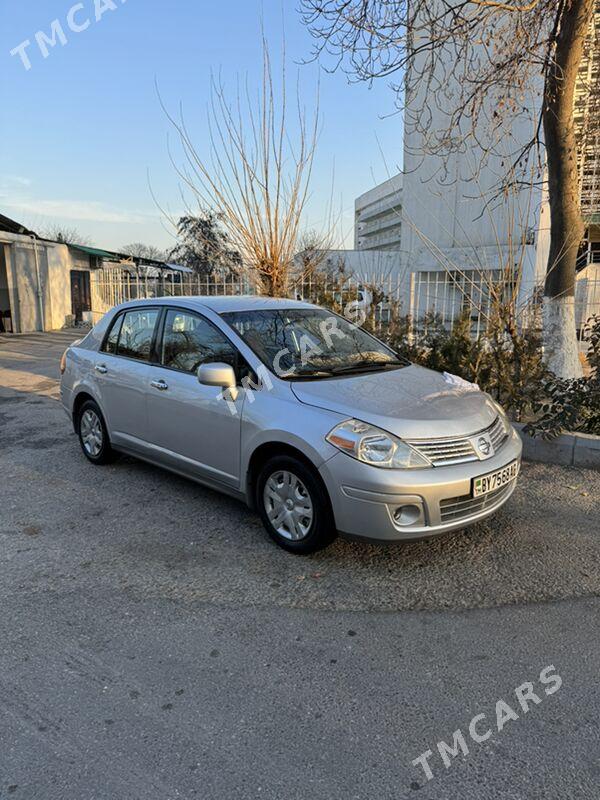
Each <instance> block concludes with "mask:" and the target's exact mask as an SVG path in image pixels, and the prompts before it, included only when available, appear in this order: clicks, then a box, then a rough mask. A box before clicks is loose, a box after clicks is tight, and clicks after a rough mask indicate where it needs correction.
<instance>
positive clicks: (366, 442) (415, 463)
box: [325, 419, 431, 469]
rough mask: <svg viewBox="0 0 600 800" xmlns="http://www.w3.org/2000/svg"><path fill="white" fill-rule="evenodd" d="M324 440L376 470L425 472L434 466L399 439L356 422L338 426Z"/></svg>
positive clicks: (378, 429) (363, 423)
mask: <svg viewBox="0 0 600 800" xmlns="http://www.w3.org/2000/svg"><path fill="white" fill-rule="evenodd" d="M325 438H326V439H327V441H328V442H329V444H332V445H333V446H334V447H337V448H338V450H341V451H342V452H343V453H347V454H348V455H349V456H352V458H356V459H357V461H363V462H364V463H365V464H371V466H373V467H383V468H384V469H423V468H425V467H430V466H431V463H430V462H429V461H428V460H427V459H426V458H425V456H422V455H421V454H420V453H419V452H417V451H416V450H414V449H413V448H412V447H409V445H407V444H406V443H405V442H403V441H402V440H401V439H398V437H397V436H394V435H393V434H392V433H388V432H387V431H383V430H381V428H376V427H375V426H374V425H368V424H367V423H366V422H361V421H360V420H357V419H348V420H346V422H342V423H341V424H340V425H336V427H335V428H334V429H333V430H332V431H330V432H329V433H328V434H327V436H326V437H325Z"/></svg>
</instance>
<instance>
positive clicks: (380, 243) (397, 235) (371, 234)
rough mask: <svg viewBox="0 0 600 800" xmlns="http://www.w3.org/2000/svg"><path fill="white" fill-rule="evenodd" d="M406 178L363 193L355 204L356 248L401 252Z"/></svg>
mask: <svg viewBox="0 0 600 800" xmlns="http://www.w3.org/2000/svg"><path fill="white" fill-rule="evenodd" d="M402 182H403V176H402V174H401V173H400V174H399V175H394V176H393V177H392V178H389V179H388V180H387V181H384V182H383V183H381V184H379V185H378V186H375V187H374V188H373V189H370V190H369V191H368V192H365V193H364V194H361V195H360V197H357V198H356V201H355V203H354V249H355V250H399V249H400V242H401V235H402Z"/></svg>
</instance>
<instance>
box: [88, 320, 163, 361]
mask: <svg viewBox="0 0 600 800" xmlns="http://www.w3.org/2000/svg"><path fill="white" fill-rule="evenodd" d="M158 315H159V310H158V309H156V308H140V309H135V310H134V311H126V312H125V313H124V314H121V316H120V317H119V319H117V321H116V322H115V324H114V325H113V327H112V329H111V331H110V333H109V335H108V337H107V339H106V341H105V343H104V347H103V348H102V349H103V350H104V351H105V352H106V353H112V354H114V355H118V356H124V357H125V358H135V359H136V360H137V361H148V360H149V359H150V351H151V349H152V340H153V338H154V329H155V327H156V322H157V320H158Z"/></svg>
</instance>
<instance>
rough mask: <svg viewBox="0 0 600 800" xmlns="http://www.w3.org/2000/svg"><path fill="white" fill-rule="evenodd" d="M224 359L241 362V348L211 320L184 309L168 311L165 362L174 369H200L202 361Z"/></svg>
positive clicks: (208, 361) (162, 359) (235, 363)
mask: <svg viewBox="0 0 600 800" xmlns="http://www.w3.org/2000/svg"><path fill="white" fill-rule="evenodd" d="M213 361H221V362H224V363H225V364H230V365H231V366H232V367H233V368H234V369H235V368H236V365H237V350H236V349H235V347H234V346H233V345H232V344H231V342H230V341H229V339H228V338H227V337H226V336H225V334H223V333H221V331H220V330H218V328H216V327H215V326H214V325H211V324H210V322H208V321H207V320H205V319H203V318H202V317H199V316H197V315H196V314H191V313H190V314H187V313H186V312H184V311H177V310H175V309H171V310H170V311H168V312H167V318H166V320H165V329H164V333H163V340H162V352H161V363H162V364H163V365H164V366H165V367H170V368H171V369H180V370H182V371H183V372H192V373H193V372H196V371H197V369H198V367H199V366H200V365H201V364H207V363H210V362H213Z"/></svg>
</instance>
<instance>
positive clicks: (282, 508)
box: [256, 456, 337, 554]
mask: <svg viewBox="0 0 600 800" xmlns="http://www.w3.org/2000/svg"><path fill="white" fill-rule="evenodd" d="M256 505H257V508H258V510H259V513H260V516H261V518H262V521H263V524H264V526H265V528H266V530H267V533H268V534H269V536H270V537H271V538H272V539H273V541H275V542H276V543H277V544H278V545H279V546H280V547H283V548H284V549H285V550H289V551H290V552H292V553H299V554H306V553H314V552H315V551H316V550H321V549H322V548H324V547H327V545H328V544H330V543H331V542H332V541H333V540H334V539H335V538H336V536H337V532H336V530H335V524H334V521H333V514H332V513H331V507H330V503H329V497H328V496H327V492H326V490H325V487H324V486H323V484H322V483H321V481H320V479H319V478H318V476H316V475H315V473H314V471H313V470H312V469H311V468H310V467H308V466H307V465H306V464H304V463H303V462H302V461H300V460H299V459H296V458H293V457H292V456H276V457H274V458H270V459H269V460H268V461H267V462H266V463H265V464H264V466H263V467H262V469H261V471H260V474H259V476H258V480H257V482H256Z"/></svg>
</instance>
